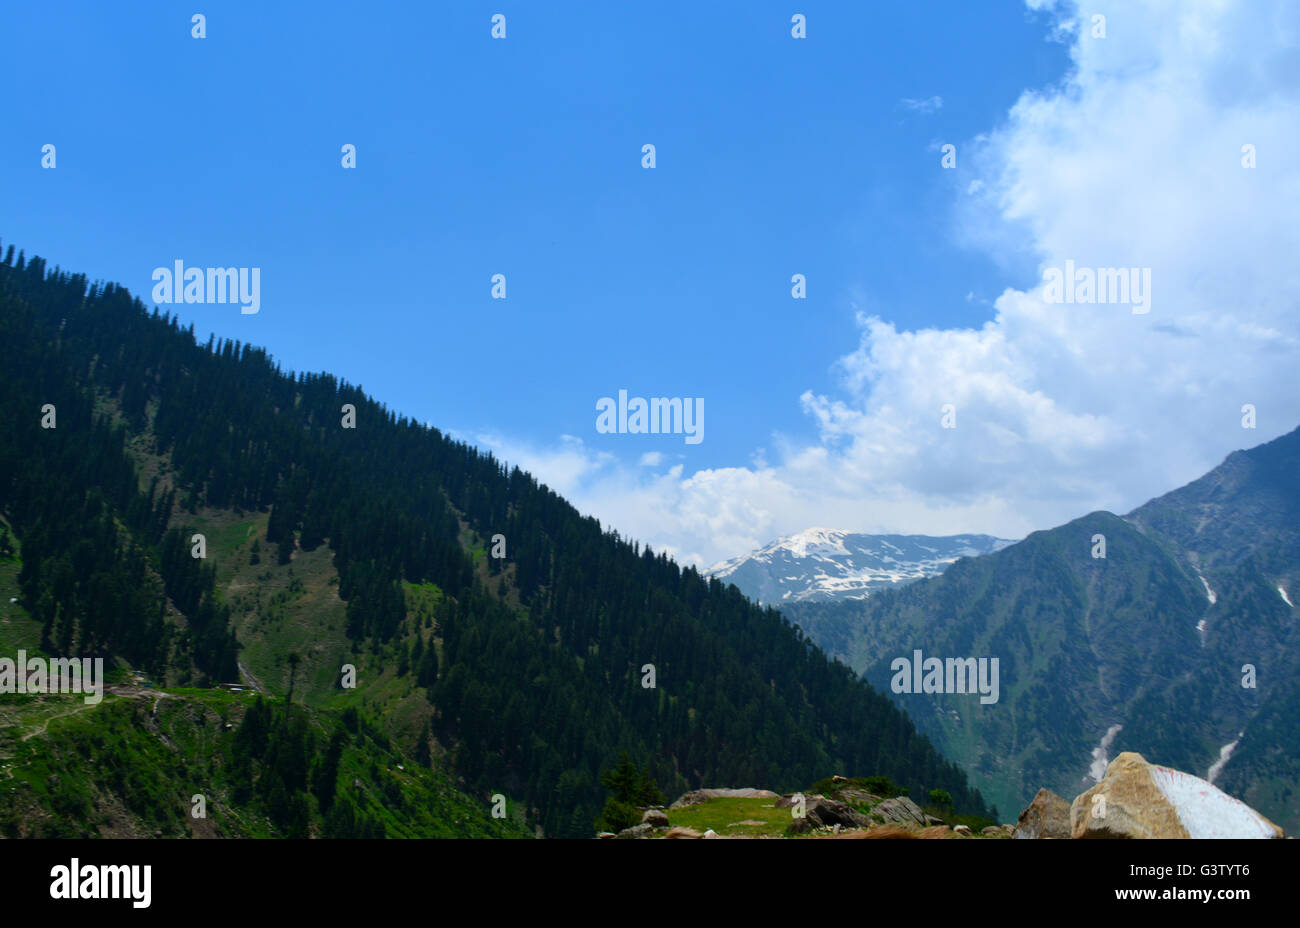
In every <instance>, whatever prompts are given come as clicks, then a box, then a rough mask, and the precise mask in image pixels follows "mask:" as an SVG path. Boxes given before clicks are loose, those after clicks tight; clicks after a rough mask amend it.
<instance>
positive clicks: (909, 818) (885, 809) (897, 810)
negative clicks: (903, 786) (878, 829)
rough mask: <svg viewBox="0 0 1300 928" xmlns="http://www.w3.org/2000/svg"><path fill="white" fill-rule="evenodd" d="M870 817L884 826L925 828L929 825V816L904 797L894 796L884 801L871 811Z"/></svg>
mask: <svg viewBox="0 0 1300 928" xmlns="http://www.w3.org/2000/svg"><path fill="white" fill-rule="evenodd" d="M871 817H872V818H877V817H878V818H879V820H880V821H881V822H883V823H884V824H886V825H917V826H920V827H926V826H928V825H930V824H931V823H930V821H929V816H927V815H926V814H925V813H924V812H922V811H921V807H920V806H918V805H917V804H916V803H914V802H913V801H912V800H910V799H908V798H907V797H906V796H895V797H894V798H893V799H886V800H884V801H883V802H881V803H880V804H879V805H877V806H875V807H874V808H873V809H872V810H871Z"/></svg>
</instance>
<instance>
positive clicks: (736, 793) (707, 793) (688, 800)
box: [668, 787, 779, 809]
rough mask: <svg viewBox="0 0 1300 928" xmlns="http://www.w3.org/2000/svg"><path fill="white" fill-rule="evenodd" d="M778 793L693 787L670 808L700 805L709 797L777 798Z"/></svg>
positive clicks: (751, 789) (746, 789) (760, 790)
mask: <svg viewBox="0 0 1300 928" xmlns="http://www.w3.org/2000/svg"><path fill="white" fill-rule="evenodd" d="M777 798H779V797H778V796H777V794H776V793H774V792H772V791H771V790H770V789H753V788H752V787H747V788H745V789H693V790H691V791H690V792H689V793H683V794H682V795H681V796H679V797H678V799H677V801H676V802H674V803H673V804H672V805H670V806H669V807H668V808H669V809H681V808H685V807H686V806H693V805H698V804H699V803H701V802H705V801H707V800H709V799H777Z"/></svg>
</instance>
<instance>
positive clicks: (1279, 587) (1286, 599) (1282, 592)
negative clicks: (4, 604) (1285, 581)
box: [1277, 583, 1295, 609]
mask: <svg viewBox="0 0 1300 928" xmlns="http://www.w3.org/2000/svg"><path fill="white" fill-rule="evenodd" d="M1277 591H1278V593H1279V594H1280V595H1281V596H1282V602H1284V603H1286V604H1287V605H1288V606H1290V607H1291V608H1292V609H1294V608H1295V603H1293V602H1291V597H1290V596H1287V595H1286V590H1284V589H1282V584H1280V583H1279V584H1278V585H1277Z"/></svg>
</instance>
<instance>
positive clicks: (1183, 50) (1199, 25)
mask: <svg viewBox="0 0 1300 928" xmlns="http://www.w3.org/2000/svg"><path fill="white" fill-rule="evenodd" d="M1029 5H1030V6H1031V7H1034V8H1044V9H1047V10H1051V11H1052V15H1054V16H1056V17H1058V23H1059V24H1060V29H1059V32H1060V33H1061V34H1062V35H1066V36H1067V37H1068V38H1067V41H1070V42H1071V43H1072V46H1071V55H1072V59H1073V61H1074V70H1073V71H1072V73H1071V74H1070V76H1069V77H1068V78H1067V79H1066V80H1065V81H1064V82H1063V83H1062V85H1061V86H1059V87H1056V88H1051V89H1047V90H1040V91H1038V92H1034V93H1026V94H1025V95H1024V96H1023V97H1022V98H1021V99H1020V100H1019V101H1018V102H1017V103H1016V105H1015V106H1014V107H1013V109H1012V110H1011V112H1010V113H1009V114H1008V116H1007V118H1006V121H1005V122H1004V124H1002V125H1000V126H997V127H993V128H991V129H990V131H989V132H988V133H986V134H985V135H982V136H980V137H979V138H977V139H974V140H972V141H971V142H970V143H969V145H968V149H969V150H970V151H971V152H972V154H971V156H970V157H968V158H967V159H965V163H964V164H963V165H962V168H961V170H962V171H963V173H965V174H966V175H967V176H966V178H965V180H966V182H965V183H963V184H962V185H960V187H961V189H964V190H965V191H966V193H965V198H964V199H963V201H962V202H961V203H960V204H958V215H959V217H960V218H961V220H962V222H961V232H960V236H961V238H962V239H963V240H964V241H966V242H967V243H969V244H972V245H975V246H978V247H982V248H986V249H990V250H991V251H993V252H995V253H997V254H999V255H1004V256H1011V257H1010V258H1008V260H1007V269H1008V275H1009V276H1008V284H1009V285H1015V286H1009V287H1008V289H1006V290H1005V291H1004V292H1003V293H1002V295H1001V296H999V297H998V298H997V299H996V300H995V301H994V303H993V309H994V311H995V316H994V318H993V319H992V320H990V321H989V322H988V323H986V324H985V325H984V326H983V327H982V328H979V329H937V328H931V329H921V330H918V331H905V330H901V329H899V328H898V327H897V325H896V324H894V323H893V322H890V321H888V319H887V316H888V313H887V312H883V311H881V312H879V313H878V314H876V315H864V316H861V317H860V318H859V322H860V327H861V335H860V341H859V344H858V345H857V346H856V347H855V348H853V349H852V350H851V351H849V352H848V353H847V354H845V355H844V356H843V357H841V358H840V359H839V360H838V361H837V362H836V363H835V371H836V373H837V374H838V377H839V382H838V390H837V391H836V392H835V393H834V394H833V395H829V394H818V393H812V392H806V393H804V394H803V396H801V397H799V398H798V401H799V402H800V403H801V404H802V408H803V409H804V411H805V412H806V413H807V415H808V416H809V417H810V418H811V420H812V421H813V422H814V423H815V424H816V426H817V429H818V441H816V442H815V443H813V444H809V445H805V446H790V445H788V444H785V443H782V442H780V441H779V440H778V441H776V442H775V444H776V446H777V447H776V448H774V449H772V450H771V456H772V458H773V461H772V462H771V463H769V462H768V460H767V456H763V457H759V458H756V459H755V461H754V462H752V463H751V464H750V465H749V466H747V467H731V468H719V469H711V470H703V471H699V472H696V473H693V474H690V475H686V474H684V473H683V471H682V468H681V466H680V465H678V466H676V467H674V468H672V469H671V470H669V471H668V472H666V473H659V474H653V475H651V474H647V473H646V471H645V470H641V471H639V472H636V471H629V470H625V469H623V468H620V467H618V466H616V465H615V464H613V463H612V462H611V461H609V460H608V459H607V458H606V457H602V456H600V455H594V454H593V453H592V452H591V450H590V449H587V448H585V447H583V446H582V445H581V442H577V440H576V439H571V440H569V441H567V442H566V443H565V444H564V445H563V446H562V447H561V448H560V449H558V450H557V451H555V452H552V453H550V454H533V455H532V456H531V457H530V458H528V460H529V461H531V463H532V464H533V466H530V467H529V469H530V470H533V471H534V473H537V474H538V476H539V477H540V478H541V479H543V480H546V481H547V482H549V483H551V484H552V485H553V486H555V487H556V488H557V489H559V490H560V491H561V492H564V493H566V495H568V496H569V497H570V498H571V499H572V500H573V501H574V502H575V503H576V504H577V505H578V506H579V507H580V508H581V509H583V510H584V511H588V512H591V513H593V514H595V515H597V516H598V517H600V518H601V519H602V520H604V521H606V522H607V523H611V524H613V525H615V526H617V527H618V528H619V530H620V531H621V532H623V533H624V534H625V535H632V536H634V537H638V538H640V539H642V540H644V541H647V542H649V543H651V544H653V545H654V546H655V547H656V548H659V547H661V546H662V547H666V548H667V549H668V550H670V551H671V552H672V553H674V554H675V555H677V556H679V557H680V558H682V559H686V560H693V561H697V562H703V563H706V564H708V563H712V562H714V561H716V560H719V559H721V558H723V557H729V556H733V555H735V554H737V553H740V552H742V551H745V550H748V549H750V548H754V547H757V546H759V545H761V544H763V543H765V542H767V541H769V540H771V539H772V538H773V537H775V536H777V535H780V534H785V533H789V532H793V531H798V530H800V529H803V528H806V527H807V526H810V525H832V526H837V527H843V528H851V529H857V530H864V531H909V532H927V533H948V532H964V531H987V532H991V533H994V534H999V535H1005V536H1016V535H1020V534H1024V533H1026V532H1028V531H1030V530H1033V529H1037V528H1045V527H1048V526H1051V525H1054V524H1059V523H1060V522H1063V521H1066V520H1068V519H1071V518H1073V517H1075V516H1078V515H1082V514H1083V513H1086V512H1088V511H1091V510H1093V509H1099V508H1105V509H1110V510H1112V511H1117V512H1124V511H1127V510H1128V509H1130V508H1132V507H1134V506H1136V505H1139V504H1140V503H1142V502H1144V501H1145V500H1146V499H1148V498H1150V497H1152V496H1155V495H1158V494H1160V493H1162V492H1165V491H1167V490H1170V489H1172V488H1174V487H1176V486H1178V485H1181V484H1182V483H1185V482H1186V481H1188V480H1190V479H1193V478H1195V477H1196V476H1198V475H1199V474H1200V473H1202V472H1204V471H1205V470H1206V469H1208V468H1209V467H1212V466H1214V465H1215V464H1217V463H1218V462H1219V460H1221V459H1222V457H1223V456H1224V455H1225V454H1227V453H1228V452H1229V451H1232V450H1234V449H1236V448H1242V447H1250V446H1252V445H1255V444H1258V443H1260V442H1263V441H1266V440H1268V439H1270V438H1273V437H1275V436H1276V435H1279V434H1282V433H1283V432H1286V431H1289V430H1291V429H1292V428H1294V427H1295V426H1296V425H1297V424H1300V391H1297V390H1296V389H1295V384H1296V379H1295V371H1296V369H1297V364H1298V363H1300V337H1298V336H1297V331H1298V330H1297V326H1296V319H1297V310H1298V309H1300V262H1297V261H1296V260H1295V256H1296V254H1297V253H1300V222H1297V220H1296V216H1295V204H1296V203H1298V202H1300V168H1298V167H1297V162H1296V159H1295V158H1294V156H1293V154H1292V148H1293V146H1294V140H1295V139H1296V138H1297V137H1300V54H1297V52H1298V51H1300V49H1298V48H1297V45H1298V44H1300V6H1297V5H1296V4H1294V3H1293V2H1291V0H1273V2H1268V0H1239V2H1235V3H1234V2H1226V0H1225V2H1218V3H1214V4H1198V5H1191V4H1184V3H1181V2H1176V0H1148V2H1142V3H1139V2H1132V3H1126V4H1124V5H1123V6H1122V7H1119V8H1115V9H1114V10H1113V11H1108V13H1109V15H1108V17H1107V28H1106V38H1104V39H1093V38H1091V37H1090V36H1089V35H1088V34H1087V33H1088V30H1087V29H1084V30H1083V31H1082V32H1083V34H1082V35H1080V34H1079V32H1078V30H1077V29H1075V28H1074V26H1073V25H1072V24H1074V23H1078V22H1083V23H1087V22H1089V21H1090V15H1091V13H1090V11H1088V10H1084V11H1083V13H1080V11H1079V10H1077V9H1075V8H1074V7H1073V5H1072V4H1070V3H1066V2H1037V0H1036V2H1031V3H1030V4H1029ZM1247 143H1250V144H1253V145H1254V146H1255V148H1256V151H1257V159H1258V160H1257V164H1258V166H1257V167H1256V168H1254V169H1246V168H1243V167H1242V166H1241V148H1242V145H1244V144H1247ZM1067 259H1070V260H1073V261H1074V262H1075V264H1076V265H1077V266H1083V267H1110V266H1115V267H1149V268H1151V270H1152V299H1151V311H1150V313H1149V314H1146V315H1134V314H1133V313H1132V312H1131V311H1130V309H1129V307H1127V306H1122V305H1121V306H1116V305H1078V304H1065V305H1062V304H1048V303H1045V302H1044V301H1043V299H1042V296H1041V292H1040V280H1041V272H1042V270H1043V269H1044V268H1047V267H1060V266H1062V265H1063V264H1064V262H1065V261H1066V260H1067ZM869 260H870V259H869V256H864V267H865V266H868V265H869ZM1017 286H1018V287H1020V288H1024V289H1016V287H1017ZM794 399H795V398H793V397H792V398H791V400H792V402H793V401H794ZM947 403H950V404H952V405H953V406H954V407H955V409H956V424H957V427H956V428H954V429H943V428H941V427H940V415H941V407H942V406H943V405H944V404H947ZM1245 403H1252V404H1254V405H1255V406H1256V407H1257V408H1258V409H1259V428H1258V429H1257V430H1255V431H1245V430H1243V429H1241V428H1240V409H1241V406H1242V405H1243V404H1245ZM520 463H521V465H523V466H528V465H527V464H524V462H523V461H521V462H520ZM642 463H643V464H644V463H646V461H645V459H644V458H643V459H642ZM552 469H554V470H556V471H558V477H557V476H552V474H551V471H552Z"/></svg>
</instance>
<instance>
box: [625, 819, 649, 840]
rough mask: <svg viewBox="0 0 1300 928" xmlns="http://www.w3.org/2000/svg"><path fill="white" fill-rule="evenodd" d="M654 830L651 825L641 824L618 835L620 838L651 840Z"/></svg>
mask: <svg viewBox="0 0 1300 928" xmlns="http://www.w3.org/2000/svg"><path fill="white" fill-rule="evenodd" d="M654 833H655V828H654V826H653V825H647V824H646V823H645V822H642V823H641V824H640V825H633V826H632V827H631V828H624V829H623V830H622V831H620V832H619V833H618V837H620V838H653V837H654Z"/></svg>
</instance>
